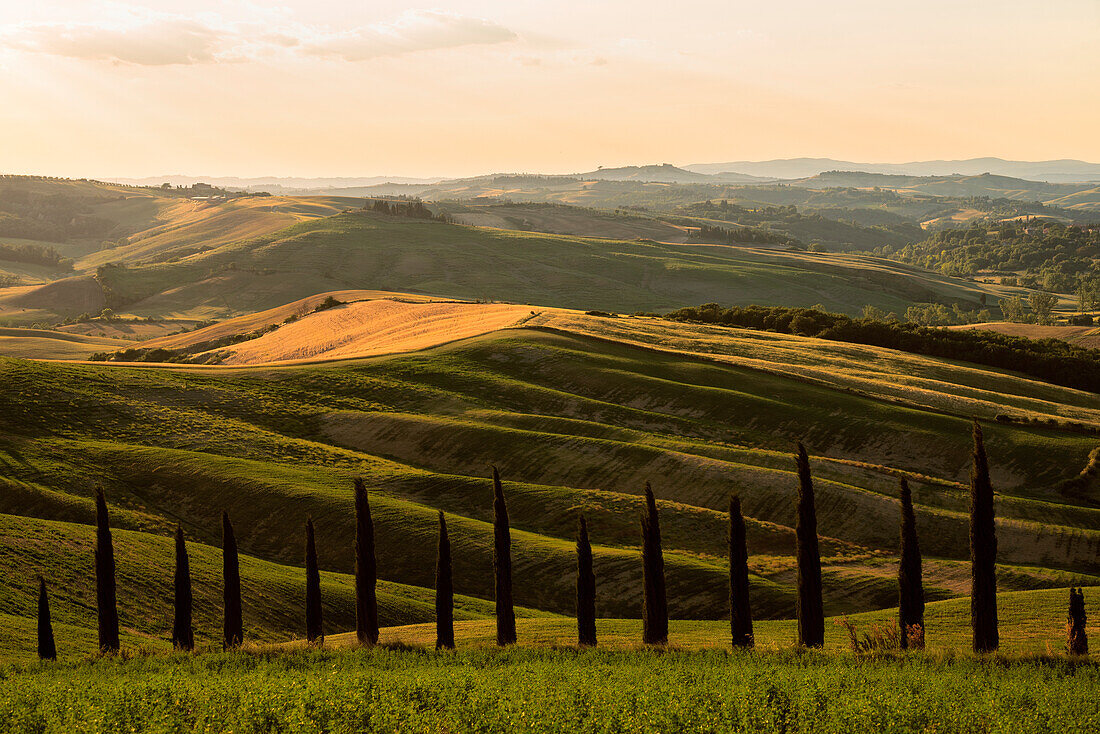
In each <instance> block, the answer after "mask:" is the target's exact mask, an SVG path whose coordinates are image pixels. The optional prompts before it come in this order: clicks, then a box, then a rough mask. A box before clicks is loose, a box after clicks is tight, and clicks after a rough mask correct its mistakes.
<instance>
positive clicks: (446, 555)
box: [435, 510, 455, 650]
mask: <svg viewBox="0 0 1100 734" xmlns="http://www.w3.org/2000/svg"><path fill="white" fill-rule="evenodd" d="M454 597H455V587H454V574H453V571H452V569H451V539H450V537H449V536H448V535H447V519H446V518H445V517H443V510H440V511H439V552H438V554H437V555H436V561H435V649H436V650H440V649H447V650H453V649H454V647H455V619H454Z"/></svg>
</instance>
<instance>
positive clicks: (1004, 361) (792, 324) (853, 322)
mask: <svg viewBox="0 0 1100 734" xmlns="http://www.w3.org/2000/svg"><path fill="white" fill-rule="evenodd" d="M666 318H669V319H673V320H676V321H687V322H699V323H704V324H717V325H719V326H739V327H742V328H747V329H759V330H766V331H775V332H778V333H780V334H798V335H801V336H813V337H817V338H819V339H829V340H831V341H841V342H850V343H853V344H870V345H873V346H876V347H886V348H888V349H897V350H899V351H902V352H910V353H912V354H923V355H927V356H930V357H941V358H945V359H958V360H962V361H964V362H973V363H975V364H981V365H986V366H988V367H996V368H998V369H1005V370H1012V371H1014V372H1022V373H1023V374H1025V375H1029V376H1031V377H1037V378H1039V379H1040V380H1045V381H1047V382H1053V383H1054V384H1056V385H1063V386H1065V387H1072V388H1076V389H1078V390H1089V391H1091V392H1100V353H1098V352H1097V351H1096V350H1094V349H1086V348H1084V347H1079V346H1077V345H1075V344H1070V343H1069V342H1065V341H1062V340H1060V339H1027V338H1025V337H1019V336H1007V335H1005V334H998V333H996V332H992V331H980V330H948V329H936V328H930V327H925V326H920V325H919V324H913V323H900V322H897V321H884V320H880V319H876V318H862V319H854V318H852V317H851V316H846V315H844V314H837V313H826V312H824V311H819V310H817V309H813V308H786V307H783V306H745V307H739V306H731V307H729V308H723V307H721V306H719V305H718V304H717V303H707V304H704V305H702V306H692V307H688V308H681V309H679V310H676V311H673V312H671V313H669V314H668V315H667V317H666Z"/></svg>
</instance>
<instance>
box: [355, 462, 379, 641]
mask: <svg viewBox="0 0 1100 734" xmlns="http://www.w3.org/2000/svg"><path fill="white" fill-rule="evenodd" d="M377 583H378V562H377V560H376V559H375V554H374V520H372V519H371V516H370V500H369V498H368V497H367V487H366V485H365V484H363V480H362V479H356V480H355V635H356V637H358V639H359V644H360V645H375V644H377V643H378V597H377V595H376V593H375V587H376V586H377Z"/></svg>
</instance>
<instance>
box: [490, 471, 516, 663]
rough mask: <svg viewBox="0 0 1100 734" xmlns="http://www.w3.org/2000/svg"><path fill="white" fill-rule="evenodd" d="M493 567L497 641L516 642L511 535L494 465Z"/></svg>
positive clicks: (505, 643)
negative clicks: (494, 574)
mask: <svg viewBox="0 0 1100 734" xmlns="http://www.w3.org/2000/svg"><path fill="white" fill-rule="evenodd" d="M493 570H494V571H495V573H496V604H497V644H498V645H511V644H513V643H514V642H515V641H516V611H515V609H513V607H512V536H511V533H510V531H509V530H508V506H507V505H506V504H505V503H504V490H503V489H502V488H501V486H500V474H498V473H497V468H496V467H495V466H494V467H493Z"/></svg>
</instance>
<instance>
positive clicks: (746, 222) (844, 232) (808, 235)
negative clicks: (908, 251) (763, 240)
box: [677, 199, 924, 251]
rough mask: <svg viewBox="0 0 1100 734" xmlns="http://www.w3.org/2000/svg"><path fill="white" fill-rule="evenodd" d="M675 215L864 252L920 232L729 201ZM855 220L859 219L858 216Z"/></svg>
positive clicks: (843, 213) (840, 213)
mask: <svg viewBox="0 0 1100 734" xmlns="http://www.w3.org/2000/svg"><path fill="white" fill-rule="evenodd" d="M677 211H678V212H681V213H684V214H689V215H691V216H695V217H706V218H708V219H720V220H723V221H727V222H736V223H738V224H740V225H743V226H746V227H758V228H763V229H765V230H767V231H770V232H774V233H777V234H782V235H786V236H787V237H789V238H790V239H791V240H793V241H795V242H797V241H802V242H818V243H822V244H826V245H830V246H832V247H833V248H834V249H842V250H860V251H862V250H868V249H872V248H874V247H878V246H881V245H883V244H884V243H885V244H887V245H891V246H895V247H897V246H902V245H905V244H908V243H909V242H912V241H914V240H916V239H919V238H920V237H921V236H923V234H924V232H923V230H921V228H920V227H918V226H917V225H916V224H913V223H912V222H905V221H901V222H898V221H889V222H882V223H876V224H874V225H871V226H865V225H864V224H862V223H857V222H856V221H855V218H856V216H857V215H856V213H854V212H851V211H847V210H841V209H834V210H831V211H829V212H828V213H825V212H809V213H806V212H800V211H799V210H798V207H797V206H795V205H794V204H786V205H778V206H763V207H756V208H752V209H750V208H747V207H743V206H739V205H738V204H734V203H732V202H731V201H730V200H729V199H721V200H718V201H712V200H708V201H701V202H695V203H693V204H688V205H686V206H682V207H679V208H678V209H677ZM859 216H862V214H860V215H859Z"/></svg>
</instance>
